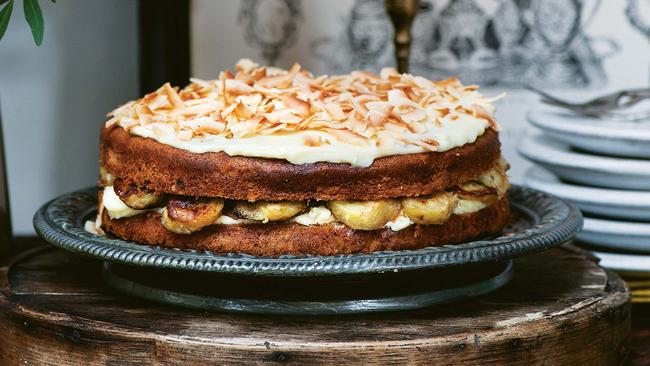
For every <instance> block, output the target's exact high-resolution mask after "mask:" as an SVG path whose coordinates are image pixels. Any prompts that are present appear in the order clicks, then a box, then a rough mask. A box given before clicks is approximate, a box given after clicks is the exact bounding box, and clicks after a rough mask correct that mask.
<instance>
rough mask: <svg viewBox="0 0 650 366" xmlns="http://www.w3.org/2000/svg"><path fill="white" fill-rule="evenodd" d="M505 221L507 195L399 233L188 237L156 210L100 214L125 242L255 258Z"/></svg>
mask: <svg viewBox="0 0 650 366" xmlns="http://www.w3.org/2000/svg"><path fill="white" fill-rule="evenodd" d="M509 219H510V211H509V206H508V198H507V196H506V197H504V198H502V199H501V200H500V201H499V202H497V203H495V204H493V205H491V206H488V207H486V208H484V209H482V210H480V211H477V212H474V213H469V214H463V215H453V216H451V217H450V218H449V220H448V221H447V222H445V223H444V224H442V225H412V226H409V227H407V228H405V229H403V230H400V231H391V230H390V229H383V230H374V231H360V230H352V229H350V228H348V227H346V226H344V225H336V224H327V225H313V226H302V225H299V224H295V223H268V224H251V225H213V226H209V227H207V228H205V229H203V230H201V231H199V232H196V233H193V234H190V235H180V234H174V233H172V232H170V231H169V230H167V229H166V228H165V227H164V226H162V224H161V223H160V214H159V213H157V212H154V211H150V212H147V213H144V214H141V215H136V216H132V217H129V218H122V219H118V220H111V219H110V218H109V217H108V215H107V214H106V212H104V215H103V222H104V227H105V228H106V230H107V231H108V232H110V233H112V234H113V235H115V236H117V237H120V238H122V239H125V240H131V241H134V242H138V243H142V244H148V245H159V246H163V247H173V248H183V249H195V250H208V251H212V252H216V253H227V252H239V253H248V254H252V255H258V256H277V255H282V254H313V255H336V254H350V253H370V252H375V251H382V250H408V249H420V248H424V247H427V246H439V245H444V244H453V243H462V242H466V241H469V240H472V239H475V238H477V237H481V236H483V235H496V234H498V233H499V232H501V230H502V228H503V227H504V226H505V225H506V224H507V223H508V221H509Z"/></svg>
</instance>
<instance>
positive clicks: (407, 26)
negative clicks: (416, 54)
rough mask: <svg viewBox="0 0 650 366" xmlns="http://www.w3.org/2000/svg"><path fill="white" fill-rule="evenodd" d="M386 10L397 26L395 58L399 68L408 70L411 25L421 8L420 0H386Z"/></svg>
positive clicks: (395, 26)
mask: <svg viewBox="0 0 650 366" xmlns="http://www.w3.org/2000/svg"><path fill="white" fill-rule="evenodd" d="M385 1H386V11H387V12H388V15H389V16H390V19H391V21H392V22H393V27H394V28H395V38H394V42H395V58H396V59H397V70H398V71H399V72H401V73H405V72H408V68H409V55H410V53H411V26H412V25H413V20H414V19H415V15H416V14H417V13H418V10H419V9H420V0H385Z"/></svg>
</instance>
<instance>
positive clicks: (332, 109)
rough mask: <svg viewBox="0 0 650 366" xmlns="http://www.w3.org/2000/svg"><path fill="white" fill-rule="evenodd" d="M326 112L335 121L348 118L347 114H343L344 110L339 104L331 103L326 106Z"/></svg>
mask: <svg viewBox="0 0 650 366" xmlns="http://www.w3.org/2000/svg"><path fill="white" fill-rule="evenodd" d="M325 110H326V111H327V113H328V114H329V116H330V118H332V120H334V121H341V120H344V119H345V117H346V116H345V112H343V108H341V105H340V104H339V103H335V102H329V103H327V104H325Z"/></svg>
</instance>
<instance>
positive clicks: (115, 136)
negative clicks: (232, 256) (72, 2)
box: [94, 59, 510, 256]
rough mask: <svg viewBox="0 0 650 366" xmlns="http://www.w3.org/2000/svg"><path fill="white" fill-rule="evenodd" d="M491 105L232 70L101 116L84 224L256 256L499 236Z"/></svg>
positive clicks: (413, 79)
mask: <svg viewBox="0 0 650 366" xmlns="http://www.w3.org/2000/svg"><path fill="white" fill-rule="evenodd" d="M494 100H496V98H487V97H484V96H482V95H481V94H480V93H479V92H478V87H477V86H474V85H468V86H465V85H463V84H461V83H460V82H459V81H458V80H457V79H453V78H452V79H447V80H442V81H430V80H428V79H425V78H422V77H419V76H413V75H410V74H399V73H398V72H397V71H395V70H394V69H391V68H386V69H382V70H381V72H380V73H379V75H377V74H373V73H370V72H365V71H354V72H351V73H350V74H346V75H338V76H331V77H328V76H318V77H317V76H314V75H312V74H311V73H309V72H308V71H306V70H304V69H303V68H302V67H301V66H300V65H298V64H295V65H293V66H292V67H291V68H290V69H288V70H283V69H278V68H273V67H264V66H260V65H258V64H256V63H254V62H252V61H250V60H247V59H244V60H240V61H239V62H238V63H237V64H236V66H235V71H234V72H233V71H229V70H228V71H224V72H221V73H220V74H219V76H218V78H217V79H215V80H199V79H191V83H190V84H189V85H188V86H186V87H185V88H184V89H178V88H176V87H172V86H171V85H169V84H165V85H163V86H162V87H160V88H159V89H158V90H156V91H154V92H153V93H150V94H147V95H146V96H144V97H143V98H141V99H138V100H135V101H131V102H128V103H126V104H124V105H122V106H120V107H118V108H117V109H115V110H114V111H112V112H111V113H109V117H110V119H109V120H108V121H107V122H106V123H105V125H104V127H103V128H102V130H101V134H100V169H99V170H100V178H99V184H100V187H101V189H100V191H99V204H98V215H97V220H96V222H95V223H94V228H95V230H97V232H99V233H101V234H106V235H113V236H116V237H119V238H122V239H125V240H130V241H134V242H137V243H142V244H148V245H156V246H163V247H172V248H181V249H195V250H208V251H212V252H220V253H223V252H240V253H248V254H252V255H260V256H277V255H283V254H297V255H300V254H313V255H336V254H349V253H369V252H373V251H381V250H406V249H418V248H423V247H427V246H435V245H444V244H452V243H462V242H466V241H469V240H472V239H476V238H479V237H483V236H488V235H496V234H498V233H499V232H501V230H502V229H503V227H504V226H505V225H506V223H507V222H508V220H509V214H510V212H509V205H508V194H507V191H508V188H509V184H508V178H507V175H506V170H507V169H508V164H507V163H506V162H505V161H504V159H503V158H502V157H501V152H500V143H499V139H498V125H497V123H496V122H495V120H494V118H493V113H494V106H493V102H494Z"/></svg>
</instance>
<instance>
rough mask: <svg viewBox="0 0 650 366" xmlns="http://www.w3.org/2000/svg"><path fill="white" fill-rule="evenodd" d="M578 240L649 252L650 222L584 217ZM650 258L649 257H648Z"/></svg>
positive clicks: (606, 246)
mask: <svg viewBox="0 0 650 366" xmlns="http://www.w3.org/2000/svg"><path fill="white" fill-rule="evenodd" d="M584 220H585V221H584V226H583V227H582V232H580V233H579V234H578V240H580V241H581V242H583V243H587V244H592V245H596V246H600V247H604V248H610V249H615V250H632V251H637V252H644V253H650V223H641V222H629V221H614V220H604V219H594V218H591V217H585V218H584ZM648 258H649V259H650V257H648Z"/></svg>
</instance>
